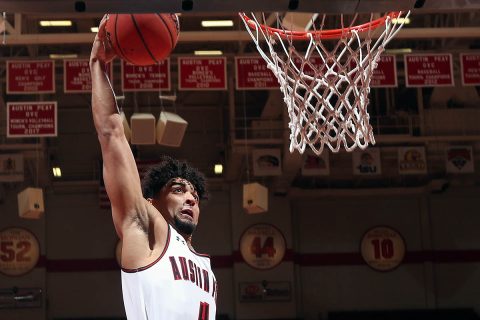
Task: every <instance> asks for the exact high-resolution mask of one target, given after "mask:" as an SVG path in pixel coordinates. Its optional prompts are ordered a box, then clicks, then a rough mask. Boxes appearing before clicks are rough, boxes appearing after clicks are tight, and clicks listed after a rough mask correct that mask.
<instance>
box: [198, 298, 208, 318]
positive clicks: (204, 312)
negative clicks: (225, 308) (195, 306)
mask: <svg viewBox="0 0 480 320" xmlns="http://www.w3.org/2000/svg"><path fill="white" fill-rule="evenodd" d="M208 309H210V305H209V304H208V303H206V302H200V309H199V310H198V320H208V311H209V310H208Z"/></svg>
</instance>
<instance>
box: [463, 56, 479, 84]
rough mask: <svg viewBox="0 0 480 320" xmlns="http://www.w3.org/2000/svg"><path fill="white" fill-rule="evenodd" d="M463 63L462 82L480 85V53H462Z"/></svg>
mask: <svg viewBox="0 0 480 320" xmlns="http://www.w3.org/2000/svg"><path fill="white" fill-rule="evenodd" d="M460 63H461V65H462V68H461V69H462V84H463V85H464V86H480V53H462V54H460Z"/></svg>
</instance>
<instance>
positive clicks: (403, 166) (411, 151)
mask: <svg viewBox="0 0 480 320" xmlns="http://www.w3.org/2000/svg"><path fill="white" fill-rule="evenodd" d="M398 173H399V174H426V173H427V158H426V155H425V147H401V148H398Z"/></svg>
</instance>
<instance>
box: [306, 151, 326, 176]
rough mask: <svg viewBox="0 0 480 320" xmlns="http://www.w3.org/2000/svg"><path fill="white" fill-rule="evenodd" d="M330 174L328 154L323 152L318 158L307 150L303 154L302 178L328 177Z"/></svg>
mask: <svg viewBox="0 0 480 320" xmlns="http://www.w3.org/2000/svg"><path fill="white" fill-rule="evenodd" d="M329 174H330V154H329V153H328V151H327V150H324V151H323V152H322V153H321V154H320V155H319V156H317V155H316V154H315V153H313V151H311V150H307V151H305V153H304V154H303V163H302V175H303V176H328V175H329Z"/></svg>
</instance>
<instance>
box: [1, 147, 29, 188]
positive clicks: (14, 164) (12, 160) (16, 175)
mask: <svg viewBox="0 0 480 320" xmlns="http://www.w3.org/2000/svg"><path fill="white" fill-rule="evenodd" d="M23 180H24V170H23V154H21V153H15V154H0V182H21V181H23Z"/></svg>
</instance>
